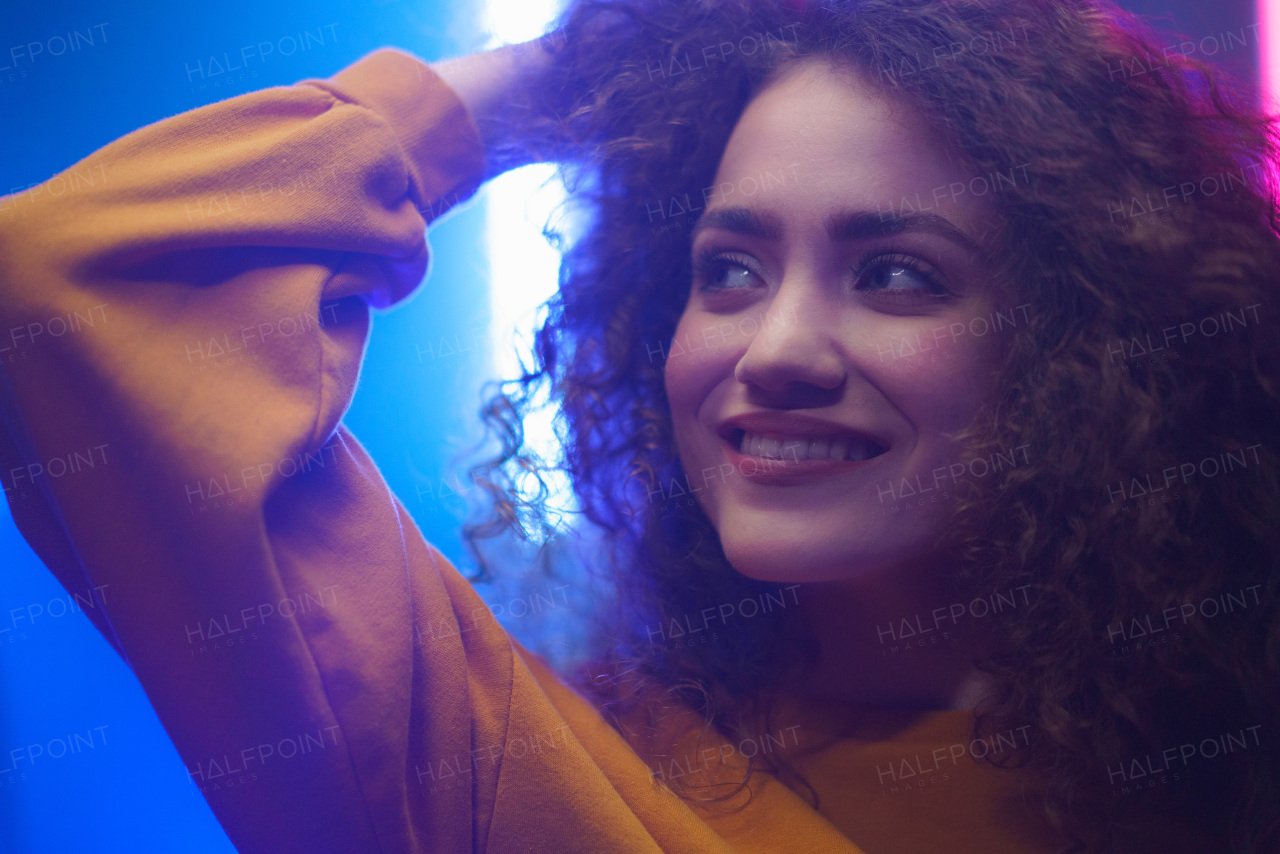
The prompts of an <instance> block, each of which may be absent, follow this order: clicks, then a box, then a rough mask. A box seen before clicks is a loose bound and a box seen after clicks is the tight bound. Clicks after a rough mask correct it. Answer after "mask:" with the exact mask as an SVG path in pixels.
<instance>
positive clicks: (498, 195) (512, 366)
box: [484, 0, 576, 510]
mask: <svg viewBox="0 0 1280 854" xmlns="http://www.w3.org/2000/svg"><path fill="white" fill-rule="evenodd" d="M557 12H558V8H557V2H556V0H488V2H487V3H486V7H485V12H484V22H485V28H486V30H487V31H488V33H489V42H488V44H487V45H486V48H494V47H498V46H499V45H503V44H513V43H518V42H523V41H528V40H529V39H533V38H537V37H538V36H539V35H541V34H542V33H544V32H545V31H546V30H547V28H548V27H549V26H550V24H551V21H552V19H553V18H554V17H555V15H556V13H557ZM484 193H485V207H486V211H487V221H486V229H487V235H486V243H487V246H488V252H489V270H490V281H489V308H490V318H491V320H490V325H489V332H490V335H489V339H488V340H489V341H490V342H491V344H490V364H491V366H492V374H493V375H495V376H498V377H501V378H503V379H513V378H515V377H518V376H520V373H521V368H520V364H519V361H518V359H517V355H516V348H517V347H519V351H520V352H521V353H525V354H529V353H531V351H532V341H533V330H534V328H535V324H536V320H537V309H538V307H539V306H540V305H542V304H543V303H544V302H546V301H547V300H548V299H549V298H550V297H551V296H552V295H553V294H554V293H555V290H556V284H557V282H556V273H557V270H558V269H559V265H560V255H559V253H558V252H556V251H555V250H554V249H552V248H551V246H549V245H548V243H547V240H546V238H545V237H543V235H542V229H543V226H544V225H545V224H546V223H547V220H548V217H549V216H550V214H551V212H552V211H553V210H554V209H555V207H556V206H557V205H558V204H559V203H561V202H562V201H563V200H564V198H565V192H564V185H563V184H562V183H561V182H560V180H559V179H558V178H556V177H555V167H554V166H553V165H551V164H535V165H532V166H526V167H523V168H521V169H514V170H512V171H510V172H507V173H506V174H504V175H501V176H499V177H497V178H495V179H493V180H492V181H490V182H489V183H488V184H487V185H486V186H485V189H484ZM526 358H528V356H527V355H526ZM551 415H552V413H551V412H550V411H549V410H543V411H540V412H537V413H535V414H534V415H531V416H530V417H528V418H526V419H525V422H524V431H525V440H526V443H527V444H528V446H529V447H530V448H532V449H533V450H534V451H535V452H537V453H538V454H539V455H541V456H542V457H544V458H546V459H556V458H558V456H559V444H560V443H559V441H558V440H557V439H556V436H555V432H554V430H553V429H552V418H551ZM549 486H551V488H552V495H551V497H550V500H549V501H548V505H549V506H550V507H551V508H552V509H553V510H572V509H574V508H575V507H576V503H575V502H574V500H573V496H572V493H571V491H570V488H569V484H568V481H567V480H566V479H563V478H557V479H554V480H551V481H550V482H549Z"/></svg>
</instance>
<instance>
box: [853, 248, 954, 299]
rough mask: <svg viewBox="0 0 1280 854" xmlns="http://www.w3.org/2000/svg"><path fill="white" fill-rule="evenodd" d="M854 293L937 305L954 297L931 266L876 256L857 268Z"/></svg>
mask: <svg viewBox="0 0 1280 854" xmlns="http://www.w3.org/2000/svg"><path fill="white" fill-rule="evenodd" d="M853 274H854V290H857V291H862V292H864V293H869V294H874V295H875V296H876V297H881V296H887V295H889V294H892V295H893V296H894V297H895V298H898V299H901V298H908V299H919V300H921V301H935V300H937V299H939V298H942V297H947V296H950V295H951V292H950V291H948V290H947V288H946V287H944V286H943V285H942V283H941V282H940V281H939V279H940V276H939V274H938V271H937V270H935V269H934V268H933V266H932V265H930V264H927V263H925V262H924V261H921V260H920V259H919V258H913V257H911V256H908V255H897V254H892V255H877V256H874V257H872V258H868V259H866V260H864V261H861V262H859V264H858V266H857V267H855V268H854V271H853Z"/></svg>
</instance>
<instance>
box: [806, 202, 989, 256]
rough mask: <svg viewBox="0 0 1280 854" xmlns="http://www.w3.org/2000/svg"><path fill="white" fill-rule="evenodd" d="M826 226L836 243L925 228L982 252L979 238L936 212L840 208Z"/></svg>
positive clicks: (961, 245)
mask: <svg viewBox="0 0 1280 854" xmlns="http://www.w3.org/2000/svg"><path fill="white" fill-rule="evenodd" d="M826 225H827V235H828V236H829V237H830V238H831V240H832V241H833V242H835V243H843V242H847V241H850V240H862V239H865V238H868V237H891V236H893V235H895V234H903V233H904V232H911V231H922V232H925V233H926V234H936V235H937V236H939V237H942V238H944V239H946V240H949V241H951V242H952V243H954V244H956V245H957V246H959V247H960V248H962V249H965V250H968V251H969V252H972V253H973V254H975V255H981V254H983V250H982V247H981V246H979V245H978V242H977V241H975V240H974V239H973V238H972V237H970V236H969V235H968V234H965V233H964V231H962V230H961V229H960V227H959V226H957V225H956V224H955V223H953V222H952V221H951V220H949V219H947V218H946V217H943V216H938V215H937V214H930V213H881V212H879V211H877V212H875V213H872V212H871V211H841V212H839V213H836V214H833V215H832V216H830V217H828V218H827V223H826Z"/></svg>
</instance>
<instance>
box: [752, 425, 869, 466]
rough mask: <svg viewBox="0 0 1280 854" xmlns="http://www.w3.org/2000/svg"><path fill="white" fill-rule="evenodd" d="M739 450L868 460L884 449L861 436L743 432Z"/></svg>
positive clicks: (787, 457)
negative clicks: (783, 435) (779, 435)
mask: <svg viewBox="0 0 1280 854" xmlns="http://www.w3.org/2000/svg"><path fill="white" fill-rule="evenodd" d="M738 450H739V451H740V452H741V453H743V454H746V455H747V456H752V457H764V458H766V459H774V460H792V461H795V462H799V461H801V460H855V461H856V460H865V459H869V458H871V457H873V456H875V455H876V454H879V453H881V452H882V449H881V448H880V446H879V445H877V444H875V443H874V442H872V441H871V440H870V439H865V438H862V437H860V436H858V437H853V438H849V439H792V438H777V437H769V436H764V435H761V434H759V433H745V432H744V433H743V435H742V440H741V441H740V442H739V443H738Z"/></svg>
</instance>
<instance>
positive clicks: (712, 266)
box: [693, 248, 764, 293]
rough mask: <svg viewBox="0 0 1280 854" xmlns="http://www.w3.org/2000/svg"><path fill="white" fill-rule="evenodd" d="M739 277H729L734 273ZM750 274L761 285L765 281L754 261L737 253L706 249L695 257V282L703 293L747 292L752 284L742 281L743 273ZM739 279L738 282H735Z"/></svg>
mask: <svg viewBox="0 0 1280 854" xmlns="http://www.w3.org/2000/svg"><path fill="white" fill-rule="evenodd" d="M735 271H736V272H737V273H738V274H739V275H737V276H731V275H728V274H730V273H732V272H735ZM743 272H745V273H750V274H751V275H752V276H753V277H755V278H756V279H757V280H758V281H759V284H760V285H763V284H764V279H763V277H762V276H761V275H760V272H759V268H758V267H757V266H756V264H755V262H754V260H753V259H751V258H749V257H748V256H746V255H742V254H739V253H737V252H717V251H716V250H714V249H710V248H705V249H701V250H699V251H698V252H697V253H696V254H695V255H694V256H693V281H694V284H695V286H696V287H697V289H698V290H699V291H701V292H703V293H725V292H727V291H739V290H746V289H748V288H749V287H750V283H744V282H742V281H741V279H742V278H743V277H742V276H741V273H743ZM734 279H737V281H733V280H734Z"/></svg>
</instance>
